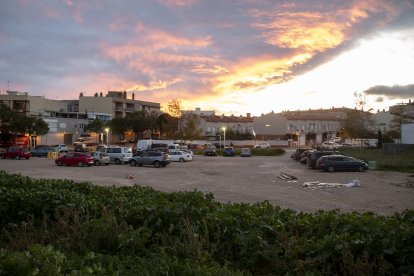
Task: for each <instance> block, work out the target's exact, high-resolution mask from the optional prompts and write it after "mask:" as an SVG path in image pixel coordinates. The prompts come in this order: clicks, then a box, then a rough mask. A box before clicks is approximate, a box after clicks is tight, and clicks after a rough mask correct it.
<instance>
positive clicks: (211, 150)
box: [204, 146, 217, 156]
mask: <svg viewBox="0 0 414 276" xmlns="http://www.w3.org/2000/svg"><path fill="white" fill-rule="evenodd" d="M204 155H205V156H216V155H217V152H216V147H215V146H209V147H207V148H206V149H205V150H204Z"/></svg>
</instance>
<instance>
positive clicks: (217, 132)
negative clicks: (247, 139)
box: [200, 113, 253, 141]
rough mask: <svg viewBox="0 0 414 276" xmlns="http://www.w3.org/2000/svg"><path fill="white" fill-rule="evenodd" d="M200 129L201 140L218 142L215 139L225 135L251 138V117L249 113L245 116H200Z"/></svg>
mask: <svg viewBox="0 0 414 276" xmlns="http://www.w3.org/2000/svg"><path fill="white" fill-rule="evenodd" d="M200 128H201V130H202V135H203V139H205V140H210V141H213V140H218V139H217V137H219V136H224V129H225V131H226V133H227V135H230V134H232V135H239V136H251V135H253V117H252V116H251V115H250V113H247V114H246V116H242V115H240V116H234V115H231V116H225V115H220V116H218V115H202V116H200Z"/></svg>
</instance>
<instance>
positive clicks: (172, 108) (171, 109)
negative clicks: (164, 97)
mask: <svg viewBox="0 0 414 276" xmlns="http://www.w3.org/2000/svg"><path fill="white" fill-rule="evenodd" d="M168 114H169V115H170V116H172V117H176V118H180V117H181V101H180V100H178V99H172V100H171V102H168Z"/></svg>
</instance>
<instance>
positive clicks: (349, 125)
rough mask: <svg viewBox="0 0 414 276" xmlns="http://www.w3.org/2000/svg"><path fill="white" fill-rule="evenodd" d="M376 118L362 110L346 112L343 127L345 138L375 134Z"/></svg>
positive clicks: (365, 136)
mask: <svg viewBox="0 0 414 276" xmlns="http://www.w3.org/2000/svg"><path fill="white" fill-rule="evenodd" d="M373 125H374V120H373V119H372V117H371V113H369V112H365V111H361V110H357V109H355V110H351V111H348V112H346V118H345V119H344V120H343V121H342V124H341V128H342V130H343V131H342V133H343V135H344V137H343V138H367V137H370V136H373V130H372V129H371V128H372V126H373Z"/></svg>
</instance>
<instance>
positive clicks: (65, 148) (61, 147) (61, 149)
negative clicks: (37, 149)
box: [56, 144, 69, 153]
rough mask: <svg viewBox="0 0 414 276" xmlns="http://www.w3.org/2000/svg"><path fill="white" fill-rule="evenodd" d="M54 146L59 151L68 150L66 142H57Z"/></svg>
mask: <svg viewBox="0 0 414 276" xmlns="http://www.w3.org/2000/svg"><path fill="white" fill-rule="evenodd" d="M56 148H57V149H58V151H59V152H66V153H67V152H69V149H68V145H66V144H59V145H58V146H57V147H56Z"/></svg>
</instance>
